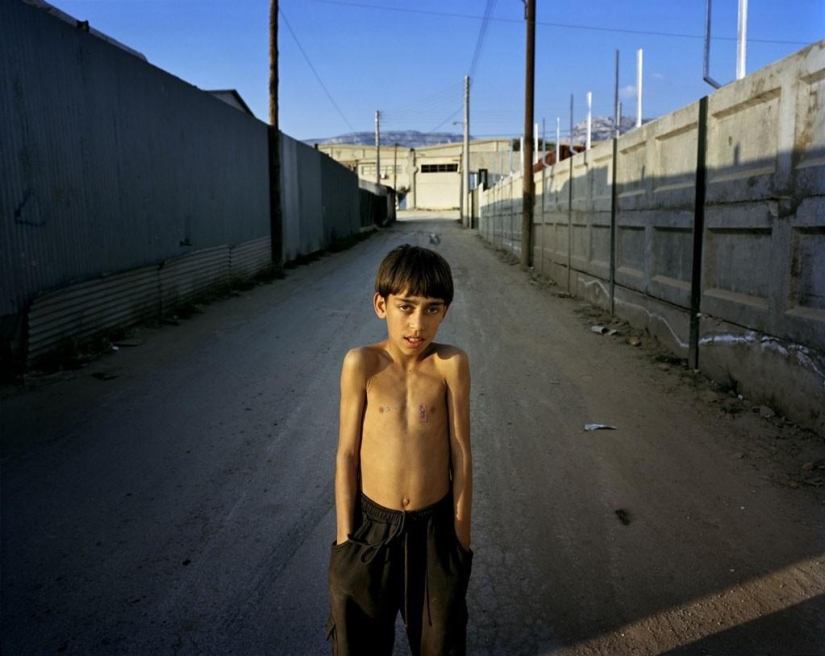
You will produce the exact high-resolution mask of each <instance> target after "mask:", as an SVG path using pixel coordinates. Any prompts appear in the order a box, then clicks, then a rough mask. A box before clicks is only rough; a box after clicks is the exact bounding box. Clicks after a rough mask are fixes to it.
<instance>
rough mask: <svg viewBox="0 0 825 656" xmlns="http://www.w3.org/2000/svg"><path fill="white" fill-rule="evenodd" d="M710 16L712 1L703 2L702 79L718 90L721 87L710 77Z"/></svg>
mask: <svg viewBox="0 0 825 656" xmlns="http://www.w3.org/2000/svg"><path fill="white" fill-rule="evenodd" d="M712 14H713V7H712V0H705V53H704V58H703V64H702V79H703V80H704V81H705V82H707V83H708V84H709V85H711V86H712V87H714V88H715V89H718V88H719V87H721V86H722V85H721V84H719V83H718V82H717V81H716V80H714V79H713V78H712V77H711V76H710V29H711V15H712Z"/></svg>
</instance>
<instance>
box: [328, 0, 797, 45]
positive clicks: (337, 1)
mask: <svg viewBox="0 0 825 656" xmlns="http://www.w3.org/2000/svg"><path fill="white" fill-rule="evenodd" d="M315 2H321V3H324V4H328V5H341V6H344V7H356V8H362V9H383V10H386V11H397V12H402V13H407V14H422V15H425V16H441V17H444V18H471V19H474V20H478V16H472V15H470V14H456V13H451V12H440V11H428V10H425V9H409V8H406V7H390V6H388V5H380V4H376V5H371V4H366V3H363V2H344V1H343V0H315ZM492 20H495V21H498V22H502V23H518V24H521V23H523V22H524V21H523V20H522V19H515V18H494V19H492ZM539 25H541V26H543V27H558V28H561V29H565V30H591V31H595V32H615V33H617V34H641V35H645V36H663V37H672V38H677V39H702V40H704V38H705V37H704V36H703V35H697V34H684V33H679V32H659V31H656V30H633V29H623V28H619V27H598V26H594V25H570V24H566V23H548V22H546V21H536V26H537V27H538V26H539ZM712 40H713V41H736V40H737V37H735V36H715V37H713V38H712ZM748 42H750V43H769V44H775V45H793V46H799V45H802V46H806V45H809V43H808V42H807V41H789V40H781V39H754V38H750V37H749V38H748Z"/></svg>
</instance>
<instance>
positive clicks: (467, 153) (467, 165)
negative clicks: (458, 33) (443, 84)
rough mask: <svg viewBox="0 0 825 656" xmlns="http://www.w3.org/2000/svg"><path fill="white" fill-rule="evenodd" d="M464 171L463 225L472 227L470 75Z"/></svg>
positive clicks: (466, 94) (466, 86) (466, 91)
mask: <svg viewBox="0 0 825 656" xmlns="http://www.w3.org/2000/svg"><path fill="white" fill-rule="evenodd" d="M463 168H464V171H463V173H462V175H463V176H464V177H463V182H462V184H461V225H463V226H465V227H472V226H471V225H470V224H471V223H472V219H471V218H470V216H469V212H468V211H467V207H468V205H469V203H468V202H467V197H468V195H469V193H470V76H469V75H465V76H464V162H463Z"/></svg>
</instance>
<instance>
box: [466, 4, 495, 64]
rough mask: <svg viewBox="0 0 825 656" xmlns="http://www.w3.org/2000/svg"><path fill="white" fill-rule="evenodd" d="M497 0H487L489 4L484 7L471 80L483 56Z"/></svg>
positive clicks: (474, 53)
mask: <svg viewBox="0 0 825 656" xmlns="http://www.w3.org/2000/svg"><path fill="white" fill-rule="evenodd" d="M496 1H497V0H487V6H486V7H485V8H484V18H483V19H482V20H481V29H480V30H479V31H478V39H477V40H476V47H475V51H474V52H473V59H472V62H471V63H470V73H469V76H470V80H472V79H473V78H474V77H475V73H476V65H477V64H478V60H479V59H480V58H481V53H482V51H483V50H484V39H485V37H486V36H487V28H488V26H489V25H490V16H491V15H492V13H493V9H495V6H496Z"/></svg>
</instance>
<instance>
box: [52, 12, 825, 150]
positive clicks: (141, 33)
mask: <svg viewBox="0 0 825 656" xmlns="http://www.w3.org/2000/svg"><path fill="white" fill-rule="evenodd" d="M50 1H51V4H53V5H55V6H56V7H58V8H59V9H61V10H63V11H64V12H66V13H68V14H70V15H72V16H74V17H75V18H78V19H80V20H88V21H89V22H90V24H91V26H92V27H94V28H96V29H98V30H100V31H101V32H104V33H106V34H108V35H110V36H112V37H114V38H115V39H117V40H119V41H121V42H123V43H125V44H126V45H128V46H130V47H132V48H134V49H136V50H139V51H140V52H142V53H143V54H144V55H146V57H147V58H148V60H149V62H151V63H152V64H154V65H155V66H158V67H159V68H162V69H164V70H165V71H168V72H169V73H171V74H173V75H175V76H177V77H180V78H182V79H184V80H186V81H187V82H189V83H191V84H194V85H196V86H198V87H200V88H202V89H226V88H232V89H237V90H238V92H239V93H240V94H241V96H242V97H243V98H244V100H245V101H246V102H247V104H248V105H249V106H250V108H251V109H252V111H253V112H254V113H255V115H256V116H257V117H258V118H260V119H261V120H264V121H266V120H267V117H268V84H269V62H268V20H269V19H268V12H269V2H268V1H267V0H50ZM536 4H537V11H536V21H537V27H536V91H535V117H536V121H537V122H538V123H539V124H541V122H542V119H546V125H547V134H548V138H551V137H552V136H553V135H554V134H555V126H556V117H560V118H561V124H562V129H563V131H564V130H565V128H566V126H569V124H570V97H571V94H572V95H573V97H574V104H575V111H574V119H575V121H576V122H578V121H580V120H583V119H584V117H585V102H586V94H587V92H588V91H591V92H592V93H593V109H594V114H596V115H606V116H609V115H612V114H613V110H612V104H613V93H614V70H615V61H614V58H615V51H616V50H617V49H618V50H619V56H620V72H619V87H620V89H621V100H622V102H623V113H624V114H625V115H635V112H636V94H635V85H636V51H637V50H638V49H640V48H641V49H643V51H644V76H643V84H642V88H643V91H644V101H643V114H644V116H645V117H646V118H648V117H649V118H656V117H658V116H661V115H663V114H667V113H668V112H671V111H673V110H675V109H678V108H679V107H682V106H684V105H687V104H689V103H691V102H693V101H694V100H696V99H698V98H699V97H701V96H702V95H705V94H707V93H710V92H712V90H713V89H712V88H711V87H710V86H709V85H708V84H707V83H705V82H704V81H703V80H702V61H703V60H702V57H703V39H702V35H703V30H704V21H705V2H704V0H610V1H607V0H590V1H587V0H564V1H561V0H554V1H552V2H551V1H550V0H537V1H536ZM748 7H749V21H748V52H747V71H748V72H749V73H750V72H753V71H755V70H757V69H759V68H762V67H764V66H766V65H768V64H770V63H772V62H774V61H777V60H779V59H781V58H783V57H785V56H787V55H789V54H792V53H794V52H796V51H797V50H799V49H801V48H803V47H804V46H805V45H807V44H810V43H813V42H814V41H817V40H819V39H823V38H825V2H823V0H782V1H778V0H749V2H748ZM488 9H489V14H488V16H489V19H488V20H487V21H486V22H485V21H484V16H485V14H486V13H487V10H488ZM737 9H738V2H737V0H714V2H713V14H712V20H713V36H714V40H713V42H712V48H711V68H710V75H711V77H713V78H714V79H716V80H717V81H719V82H721V83H727V82H730V81H732V80H733V79H734V78H735V72H736V29H737ZM280 10H281V16H280V19H279V20H280V29H279V50H280V67H279V69H280V113H279V120H280V126H281V129H282V130H283V131H284V132H285V133H287V134H288V135H290V136H292V137H295V138H297V139H311V138H322V137H330V136H335V135H339V134H343V133H347V132H351V131H353V130H355V131H371V130H373V129H374V120H375V118H374V116H375V111H376V110H378V111H380V112H381V113H382V130H420V131H424V132H429V131H449V132H461V131H462V130H463V128H462V126H461V125H460V124H459V125H455V124H453V122H454V121H461V120H462V119H463V112H462V99H463V80H464V76H465V75H467V74H470V73H471V72H472V84H471V103H470V104H471V116H470V126H471V132H472V134H473V136H474V137H488V136H489V137H492V136H517V135H518V134H519V133H520V132H521V131H522V129H523V122H524V118H523V117H524V68H525V63H524V60H525V32H526V28H525V22H524V4H523V2H522V0H415V1H412V0H280ZM485 26H486V28H485ZM482 34H483V38H481V37H482ZM473 62H475V65H474V64H473ZM539 129H540V130H541V127H540V128H539Z"/></svg>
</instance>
